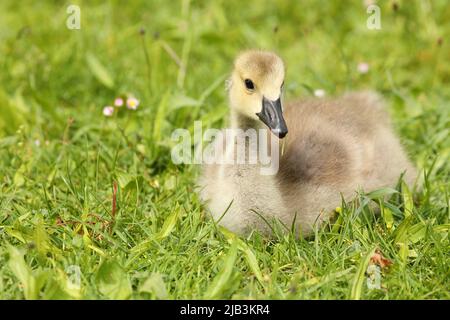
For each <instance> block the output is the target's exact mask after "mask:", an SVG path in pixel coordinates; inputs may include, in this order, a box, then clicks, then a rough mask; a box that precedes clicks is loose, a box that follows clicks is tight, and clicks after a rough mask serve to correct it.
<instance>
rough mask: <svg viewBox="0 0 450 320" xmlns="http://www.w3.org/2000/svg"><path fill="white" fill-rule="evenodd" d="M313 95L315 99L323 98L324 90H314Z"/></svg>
mask: <svg viewBox="0 0 450 320" xmlns="http://www.w3.org/2000/svg"><path fill="white" fill-rule="evenodd" d="M314 95H315V96H316V97H319V98H322V97H324V96H325V90H323V89H316V90H314Z"/></svg>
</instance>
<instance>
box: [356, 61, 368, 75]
mask: <svg viewBox="0 0 450 320" xmlns="http://www.w3.org/2000/svg"><path fill="white" fill-rule="evenodd" d="M369 69H370V67H369V64H368V63H367V62H360V63H358V72H359V73H361V74H365V73H367V72H369Z"/></svg>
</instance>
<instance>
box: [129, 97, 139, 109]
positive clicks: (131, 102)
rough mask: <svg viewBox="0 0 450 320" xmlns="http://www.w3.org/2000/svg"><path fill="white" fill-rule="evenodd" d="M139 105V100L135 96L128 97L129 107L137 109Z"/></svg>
mask: <svg viewBox="0 0 450 320" xmlns="http://www.w3.org/2000/svg"><path fill="white" fill-rule="evenodd" d="M138 106H139V100H138V99H136V98H134V97H130V98H128V99H127V108H128V109H130V110H136V109H137V107H138Z"/></svg>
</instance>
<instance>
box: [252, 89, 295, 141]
mask: <svg viewBox="0 0 450 320" xmlns="http://www.w3.org/2000/svg"><path fill="white" fill-rule="evenodd" d="M256 115H257V116H258V118H259V119H260V120H261V121H262V122H264V123H265V125H266V126H268V127H269V128H270V130H271V131H272V132H273V133H274V134H275V135H276V136H277V137H279V138H280V139H283V138H284V137H285V136H286V134H287V133H288V129H287V126H286V122H285V121H284V118H283V111H282V108H281V100H280V98H278V100H275V101H272V100H269V99H266V98H265V97H263V102H262V110H261V112H258V113H257V114H256Z"/></svg>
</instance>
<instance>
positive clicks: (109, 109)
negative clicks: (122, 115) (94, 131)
mask: <svg viewBox="0 0 450 320" xmlns="http://www.w3.org/2000/svg"><path fill="white" fill-rule="evenodd" d="M113 113H114V108H113V107H111V106H106V107H104V108H103V115H104V116H105V117H111V116H112V115H113Z"/></svg>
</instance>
